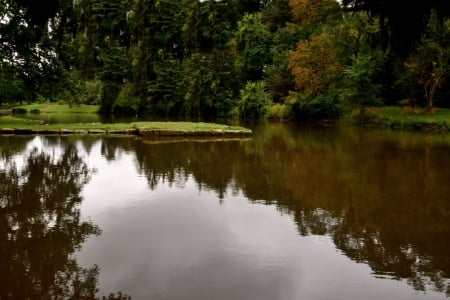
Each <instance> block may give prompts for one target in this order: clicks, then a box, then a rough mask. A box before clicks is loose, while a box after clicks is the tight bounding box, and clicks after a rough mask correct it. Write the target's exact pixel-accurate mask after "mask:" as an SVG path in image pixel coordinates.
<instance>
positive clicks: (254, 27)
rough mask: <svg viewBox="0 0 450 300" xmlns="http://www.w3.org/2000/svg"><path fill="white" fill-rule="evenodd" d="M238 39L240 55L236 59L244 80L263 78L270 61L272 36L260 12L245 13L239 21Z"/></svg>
mask: <svg viewBox="0 0 450 300" xmlns="http://www.w3.org/2000/svg"><path fill="white" fill-rule="evenodd" d="M236 41H237V44H238V48H239V50H240V55H239V56H238V59H237V61H236V65H237V69H238V71H239V73H240V76H241V80H242V81H244V82H245V81H248V80H250V81H257V80H261V79H262V78H263V75H264V68H265V66H266V65H267V64H268V63H270V60H271V57H270V45H271V36H270V30H269V28H268V27H267V26H266V25H264V24H263V22H262V15H261V14H260V13H255V14H245V15H244V17H243V18H242V20H241V21H239V22H238V30H237V32H236Z"/></svg>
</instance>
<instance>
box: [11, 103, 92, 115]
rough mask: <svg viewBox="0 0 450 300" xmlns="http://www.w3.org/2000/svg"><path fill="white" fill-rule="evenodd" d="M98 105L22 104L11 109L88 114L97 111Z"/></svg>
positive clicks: (26, 111) (25, 111)
mask: <svg viewBox="0 0 450 300" xmlns="http://www.w3.org/2000/svg"><path fill="white" fill-rule="evenodd" d="M99 108H100V107H99V106H98V105H86V104H80V105H68V104H54V103H52V104H49V103H42V104H30V105H22V106H15V107H14V108H13V109H15V110H18V111H23V112H24V113H28V112H30V113H47V114H48V113H59V114H61V113H67V114H88V113H97V112H98V110H99Z"/></svg>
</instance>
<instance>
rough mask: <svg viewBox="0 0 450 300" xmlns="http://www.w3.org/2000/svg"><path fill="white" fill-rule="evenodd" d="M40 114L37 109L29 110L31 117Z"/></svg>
mask: <svg viewBox="0 0 450 300" xmlns="http://www.w3.org/2000/svg"><path fill="white" fill-rule="evenodd" d="M40 113H41V111H40V110H39V109H37V108H35V109H32V110H30V114H33V115H38V114H40Z"/></svg>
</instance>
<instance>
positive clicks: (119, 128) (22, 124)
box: [0, 116, 252, 137]
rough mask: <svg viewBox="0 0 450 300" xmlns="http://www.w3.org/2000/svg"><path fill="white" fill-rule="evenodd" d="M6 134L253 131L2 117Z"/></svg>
mask: <svg viewBox="0 0 450 300" xmlns="http://www.w3.org/2000/svg"><path fill="white" fill-rule="evenodd" d="M0 133H3V134H134V135H139V136H145V137H163V136H168V137H175V136H180V137H184V136H226V137H228V136H233V137H235V136H249V135H251V134H252V132H251V130H249V129H246V128H243V127H239V126H228V125H222V124H215V123H195V122H133V123H114V124H101V123H74V124H43V123H42V121H36V120H29V119H24V118H17V117H14V116H4V117H0Z"/></svg>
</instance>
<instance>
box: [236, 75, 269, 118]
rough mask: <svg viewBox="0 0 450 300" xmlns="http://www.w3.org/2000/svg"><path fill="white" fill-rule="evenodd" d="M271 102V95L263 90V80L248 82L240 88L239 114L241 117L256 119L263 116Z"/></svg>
mask: <svg viewBox="0 0 450 300" xmlns="http://www.w3.org/2000/svg"><path fill="white" fill-rule="evenodd" d="M271 103H272V98H271V96H270V95H269V94H268V93H266V92H265V91H264V82H263V81H257V82H248V83H247V84H246V85H245V87H244V89H243V90H241V99H240V100H239V103H238V107H239V115H240V116H241V117H243V118H249V119H256V118H259V117H261V116H264V115H265V114H266V112H267V109H268V108H269V106H270V105H271Z"/></svg>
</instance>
